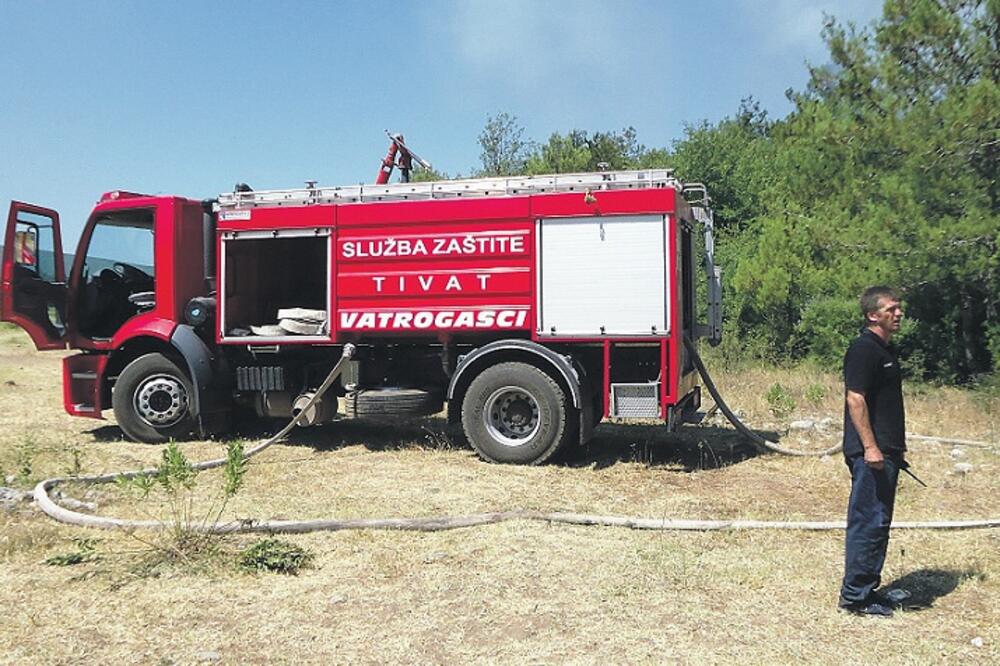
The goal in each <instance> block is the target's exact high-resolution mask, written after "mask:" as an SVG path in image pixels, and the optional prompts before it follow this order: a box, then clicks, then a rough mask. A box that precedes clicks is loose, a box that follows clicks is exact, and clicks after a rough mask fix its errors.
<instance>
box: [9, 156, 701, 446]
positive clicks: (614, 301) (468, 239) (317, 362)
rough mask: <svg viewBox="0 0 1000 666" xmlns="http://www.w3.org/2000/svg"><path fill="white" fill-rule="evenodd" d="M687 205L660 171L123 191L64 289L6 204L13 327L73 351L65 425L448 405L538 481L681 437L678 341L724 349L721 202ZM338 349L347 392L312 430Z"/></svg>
mask: <svg viewBox="0 0 1000 666" xmlns="http://www.w3.org/2000/svg"><path fill="white" fill-rule="evenodd" d="M684 191H685V190H684V186H682V185H681V184H680V183H679V181H677V180H676V178H675V177H674V176H673V174H672V173H671V172H669V171H667V170H650V171H625V172H600V173H592V174H561V175H554V176H534V177H522V178H494V179H489V178H487V179H469V180H458V181H440V182H434V183H398V184H382V183H380V184H376V185H359V186H347V187H332V188H323V187H316V185H315V184H314V183H309V184H308V185H307V186H306V187H305V188H296V189H291V190H272V191H262V192H255V191H253V190H251V189H250V188H248V187H245V186H238V187H237V188H236V189H235V190H234V191H233V192H230V193H225V194H222V195H220V196H219V197H217V198H216V199H212V200H207V201H195V200H190V199H184V198H179V197H163V196H146V195H140V194H135V193H129V192H120V191H117V192H109V193H106V194H105V195H103V196H102V197H101V199H100V201H99V202H98V204H97V206H96V207H95V208H94V211H93V212H92V214H91V216H90V218H89V220H88V222H87V224H86V226H85V228H84V231H83V234H82V236H81V238H80V242H79V246H78V248H77V251H76V253H75V255H74V257H73V262H72V267H71V268H70V270H69V273H68V278H67V274H66V271H65V266H64V259H63V253H62V247H61V238H60V233H59V216H58V214H57V213H56V212H55V211H52V210H49V209H46V208H43V207H40V206H35V205H30V204H25V203H20V202H14V203H12V204H11V207H10V213H9V217H8V223H7V229H6V234H5V237H4V250H3V285H2V301H0V302H2V318H3V320H5V321H11V322H14V323H16V324H18V325H20V326H21V327H23V328H24V329H25V330H26V331H27V332H28V334H29V335H30V336H31V338H32V340H33V341H34V342H35V344H36V346H37V347H38V348H39V349H64V348H67V347H68V348H71V349H76V350H78V351H79V353H77V354H75V355H72V356H67V357H66V358H65V359H64V360H63V395H64V404H65V409H66V411H67V412H68V413H70V414H73V415H77V416H88V417H93V418H102V412H103V411H104V410H106V409H113V410H114V413H115V418H116V420H117V422H118V424H119V426H120V427H121V428H122V430H123V431H124V433H125V434H126V435H127V436H128V437H129V438H131V439H134V440H139V441H146V442H162V441H166V440H168V439H171V438H178V439H179V438H183V437H185V436H188V435H190V434H192V433H199V434H201V435H210V434H213V433H218V432H223V431H225V430H226V429H227V428H228V427H229V426H230V424H231V423H232V421H233V418H234V417H242V416H243V415H246V414H257V415H258V416H262V417H290V416H292V415H299V416H300V424H307V425H312V424H320V423H325V422H329V421H331V420H334V419H339V418H368V419H377V418H389V419H396V418H401V417H417V416H426V415H430V414H434V413H437V412H439V411H440V410H442V409H443V408H444V406H445V404H447V414H448V418H449V420H450V421H452V422H453V423H456V424H458V423H460V424H461V426H462V431H463V432H464V434H465V436H466V437H467V439H468V440H469V442H470V443H471V444H472V446H473V447H474V448H475V450H476V451H477V452H478V453H479V455H480V456H481V457H483V458H484V459H486V460H490V461H494V462H508V463H528V464H534V463H540V462H543V461H545V460H547V459H549V458H551V457H552V456H553V455H554V454H555V453H556V452H558V451H559V450H560V449H562V448H563V447H565V446H567V445H569V444H570V443H573V442H583V441H586V440H587V439H589V438H590V436H591V434H592V432H593V428H594V426H595V424H597V423H598V422H600V421H601V420H602V419H605V418H608V419H616V420H629V419H644V420H648V419H653V420H657V421H660V422H663V423H665V424H666V425H667V426H668V427H671V428H673V427H675V426H676V424H677V423H679V422H680V421H681V420H682V415H683V414H684V413H685V410H686V411H690V410H692V409H694V408H696V407H697V406H698V401H699V391H698V387H697V384H696V379H697V377H696V372H695V370H694V367H693V365H692V363H691V361H690V359H689V358H688V355H687V353H686V351H685V349H684V344H683V340H684V337H685V336H688V337H690V338H692V339H694V338H698V337H707V338H709V339H710V340H712V341H717V340H718V339H719V336H720V334H721V314H720V313H721V310H720V303H719V271H718V269H717V268H716V267H715V266H714V262H713V261H712V243H711V231H712V225H711V211H710V210H709V209H708V208H707V205H705V203H707V196H703V197H702V200H701V201H702V203H699V204H694V205H693V204H692V203H689V202H688V201H687V200H686V198H685V196H684ZM688 191H689V192H695V191H700V192H701V193H702V194H704V190H703V188H700V189H699V187H695V188H689V189H688ZM698 225H701V227H702V228H703V231H704V232H705V243H704V244H699V243H697V242H696V233H697V227H698ZM696 254H701V256H700V257H699V256H696ZM699 259H700V260H701V261H699ZM698 263H704V265H705V267H706V268H707V269H708V277H709V280H708V285H709V288H708V290H707V291H708V297H709V303H708V307H707V308H706V309H705V310H706V312H705V314H706V315H707V317H708V322H707V323H705V324H702V323H699V320H698V319H699V317H698V315H699V313H698V309H699V308H698V307H697V298H696V295H697V292H698V290H697V289H696V275H695V274H696V267H697V264H698ZM346 343H352V344H354V345H355V346H356V348H357V352H356V354H355V356H354V357H353V358H352V359H351V361H350V362H349V363H348V364H347V369H346V371H345V372H344V373H343V375H342V376H341V379H340V382H339V384H337V385H335V387H334V388H333V389H331V390H330V391H329V392H328V394H327V395H325V396H323V398H322V399H321V400H320V401H318V402H316V403H315V405H314V406H313V407H312V408H311V409H310V410H309V413H307V414H299V411H300V409H301V407H302V406H303V405H304V404H305V403H306V402H308V400H309V398H310V397H312V392H314V391H315V390H316V388H317V387H318V386H319V384H320V383H321V382H322V380H323V378H324V377H325V375H326V373H327V372H328V371H329V370H330V368H331V367H332V366H333V365H334V364H335V363H336V361H337V360H338V358H339V357H340V353H341V350H342V349H343V346H344V345H345V344H346Z"/></svg>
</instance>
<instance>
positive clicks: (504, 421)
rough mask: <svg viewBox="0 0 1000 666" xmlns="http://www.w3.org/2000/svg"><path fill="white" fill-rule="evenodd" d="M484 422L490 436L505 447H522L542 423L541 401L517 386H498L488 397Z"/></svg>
mask: <svg viewBox="0 0 1000 666" xmlns="http://www.w3.org/2000/svg"><path fill="white" fill-rule="evenodd" d="M483 422H484V425H485V426H486V430H487V431H488V432H489V433H490V436H491V437H493V438H494V439H495V440H497V441H498V442H500V443H501V444H503V445H504V446H521V445H522V444H525V443H526V442H527V441H528V440H530V439H531V438H532V437H534V435H535V433H536V432H538V428H539V426H540V425H541V419H539V416H538V401H537V400H536V399H535V397H534V396H533V395H531V394H530V393H528V392H527V391H525V390H524V389H522V388H520V387H517V386H505V387H503V388H500V389H497V390H496V391H494V392H493V394H492V395H490V397H489V398H488V399H487V400H486V405H485V409H483Z"/></svg>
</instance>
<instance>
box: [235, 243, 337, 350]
mask: <svg viewBox="0 0 1000 666" xmlns="http://www.w3.org/2000/svg"><path fill="white" fill-rule="evenodd" d="M330 237H331V234H330V230H329V229H312V228H310V229H277V230H270V231H236V232H234V231H227V232H224V233H223V235H222V260H221V265H220V270H219V276H220V282H219V293H220V294H221V295H222V297H221V299H220V306H219V328H220V333H221V337H222V339H223V340H226V341H237V340H238V341H246V342H252V343H261V342H309V341H317V340H328V339H329V338H330V312H331V289H330V285H331V284H332V281H331V277H330V276H331V268H332V266H331V262H332V259H331V257H332V254H331V252H332V250H331V244H330Z"/></svg>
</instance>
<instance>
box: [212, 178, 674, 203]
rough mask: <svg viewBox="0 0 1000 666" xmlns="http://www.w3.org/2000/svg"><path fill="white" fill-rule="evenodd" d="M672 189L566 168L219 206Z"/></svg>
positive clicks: (304, 191)
mask: <svg viewBox="0 0 1000 666" xmlns="http://www.w3.org/2000/svg"><path fill="white" fill-rule="evenodd" d="M647 188H672V189H674V190H677V191H678V192H679V191H681V189H682V185H681V183H680V181H678V180H677V178H676V177H675V176H674V172H673V169H644V170H638V171H603V172H598V173H568V174H555V175H548V176H511V177H506V178H468V179H465V180H439V181H432V182H425V183H388V184H384V185H346V186H338V187H317V186H316V185H315V183H313V182H311V181H310V182H309V183H307V185H306V187H302V188H296V189H290V190H261V191H259V192H253V191H251V192H240V191H234V192H227V193H225V194H220V195H219V199H218V203H217V204H216V206H217V208H218V209H219V210H229V209H238V208H256V207H259V206H305V205H310V204H330V203H360V202H371V201H406V200H419V199H455V198H473V197H496V196H518V195H521V196H523V195H527V194H552V193H560V192H585V191H587V190H593V191H597V190H635V189H647Z"/></svg>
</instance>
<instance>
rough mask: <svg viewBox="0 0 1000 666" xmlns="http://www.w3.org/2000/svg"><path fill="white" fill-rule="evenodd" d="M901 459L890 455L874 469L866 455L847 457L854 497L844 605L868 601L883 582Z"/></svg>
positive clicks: (850, 504)
mask: <svg viewBox="0 0 1000 666" xmlns="http://www.w3.org/2000/svg"><path fill="white" fill-rule="evenodd" d="M901 460H902V458H900V457H890V456H888V455H887V456H886V457H885V466H884V467H883V468H882V469H881V470H874V469H872V468H871V467H869V466H868V465H866V464H865V459H864V456H863V455H858V456H852V457H850V458H847V466H848V468H850V470H851V499H850V501H849V502H848V505H847V538H846V548H845V553H844V583H843V586H842V587H841V590H840V605H841V606H846V605H849V604H857V603H862V602H864V601H865V600H866V599H867V598H868V596H869V595H870V594H871V593H872V592H873V591H874V590H875V588H877V587H878V586H879V584H880V583H881V575H882V565H883V564H884V563H885V551H886V548H888V546H889V524H890V523H892V507H893V504H894V503H895V500H896V481H897V480H898V479H899V464H900V462H901Z"/></svg>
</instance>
